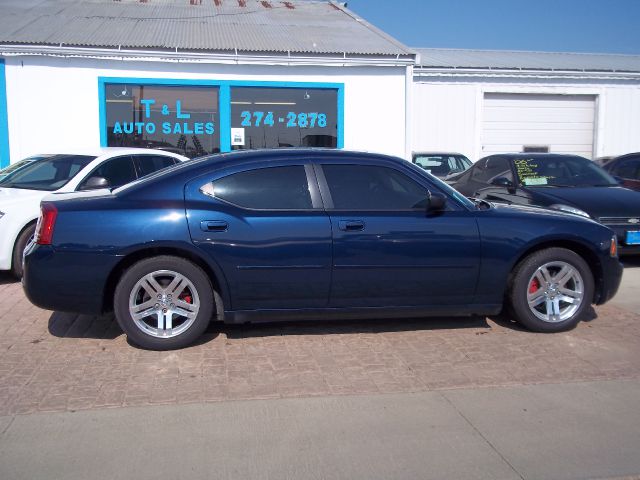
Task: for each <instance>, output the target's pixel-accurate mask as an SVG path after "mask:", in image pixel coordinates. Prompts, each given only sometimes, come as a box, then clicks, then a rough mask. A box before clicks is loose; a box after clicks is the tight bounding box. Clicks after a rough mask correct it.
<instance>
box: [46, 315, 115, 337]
mask: <svg viewBox="0 0 640 480" xmlns="http://www.w3.org/2000/svg"><path fill="white" fill-rule="evenodd" d="M48 329H49V333H50V334H51V335H53V336H54V337H58V338H93V339H100V340H102V339H105V340H113V339H115V338H117V337H119V336H120V335H122V333H123V332H122V329H121V328H120V325H118V322H117V321H116V319H115V317H114V316H113V315H112V314H110V315H100V316H97V315H78V314H76V313H64V312H53V313H52V314H51V316H50V317H49V323H48Z"/></svg>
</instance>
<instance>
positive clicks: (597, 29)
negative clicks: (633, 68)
mask: <svg viewBox="0 0 640 480" xmlns="http://www.w3.org/2000/svg"><path fill="white" fill-rule="evenodd" d="M347 7H348V8H349V9H350V10H352V11H354V12H356V13H357V14H358V15H360V16H361V17H363V18H364V19H365V20H367V21H369V22H370V23H372V24H374V25H375V26H377V27H379V28H380V29H382V30H384V31H385V32H387V33H388V34H390V35H392V36H393V37H395V38H397V39H398V40H400V41H401V42H402V43H404V44H405V45H408V46H410V47H433V48H475V49H498V50H532V51H552V52H588V53H626V54H640V0H347Z"/></svg>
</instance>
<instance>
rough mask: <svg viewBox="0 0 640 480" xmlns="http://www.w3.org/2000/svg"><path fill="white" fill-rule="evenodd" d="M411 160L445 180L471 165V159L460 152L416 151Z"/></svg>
mask: <svg viewBox="0 0 640 480" xmlns="http://www.w3.org/2000/svg"><path fill="white" fill-rule="evenodd" d="M411 161H412V162H413V163H415V164H416V165H418V166H419V167H422V168H424V169H425V170H426V171H427V172H429V173H430V174H431V175H434V176H436V177H438V178H441V179H443V180H447V179H448V177H450V176H451V175H455V174H457V173H461V172H464V171H465V170H466V169H467V168H469V167H470V166H471V160H469V159H468V158H467V157H465V156H464V155H462V154H460V153H437V152H414V153H413V155H412V158H411Z"/></svg>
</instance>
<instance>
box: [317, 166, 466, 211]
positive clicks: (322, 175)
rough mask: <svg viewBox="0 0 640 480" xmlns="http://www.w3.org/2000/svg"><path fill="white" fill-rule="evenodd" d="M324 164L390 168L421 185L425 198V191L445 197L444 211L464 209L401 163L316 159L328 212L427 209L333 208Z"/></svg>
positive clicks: (318, 178) (319, 182)
mask: <svg viewBox="0 0 640 480" xmlns="http://www.w3.org/2000/svg"><path fill="white" fill-rule="evenodd" d="M325 165H337V166H345V165H349V166H360V167H379V168H388V169H391V170H393V171H395V172H396V173H399V174H401V175H404V176H405V177H407V178H408V179H409V180H411V181H413V182H414V183H416V184H417V185H419V186H420V187H422V188H423V189H424V192H425V198H426V197H427V193H434V192H435V193H440V194H443V195H444V196H445V197H446V198H447V204H446V208H445V209H444V211H445V212H448V211H462V210H466V209H465V208H464V207H463V206H462V205H460V204H459V203H458V202H457V201H456V200H455V199H453V198H452V197H451V196H450V195H449V194H448V193H446V192H443V191H442V190H440V189H439V188H438V187H437V186H436V185H434V184H432V183H430V182H428V181H427V180H426V179H425V178H422V177H421V176H420V177H417V176H416V175H414V171H412V170H410V169H408V168H402V167H403V166H401V165H398V166H396V165H389V164H388V163H382V162H370V161H366V162H361V161H358V160H357V159H345V160H344V161H331V160H326V161H323V160H318V161H316V162H314V164H313V168H314V171H315V174H316V178H317V180H318V186H319V189H320V195H321V197H322V201H323V203H324V209H325V210H326V211H328V212H331V213H333V212H366V213H371V212H377V213H380V214H383V215H384V214H387V213H399V212H403V213H412V214H426V212H427V209H426V208H404V209H384V210H383V209H377V208H372V209H344V208H335V206H334V203H333V197H332V196H331V190H330V188H329V183H328V182H327V178H326V176H325V173H324V170H323V167H324V166H325ZM411 165H412V166H414V167H415V168H417V169H421V168H422V167H419V166H417V165H416V164H414V163H412V164H411Z"/></svg>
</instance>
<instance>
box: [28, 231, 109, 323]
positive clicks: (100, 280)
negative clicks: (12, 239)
mask: <svg viewBox="0 0 640 480" xmlns="http://www.w3.org/2000/svg"><path fill="white" fill-rule="evenodd" d="M120 259H121V257H118V256H114V255H100V254H88V253H78V252H61V251H55V250H54V249H53V248H52V247H51V246H48V245H47V246H43V245H35V244H34V245H32V246H31V247H30V248H29V249H27V251H26V254H25V257H24V264H23V265H24V273H23V277H22V286H23V289H24V291H25V294H26V296H27V298H28V299H29V301H31V303H33V304H34V305H36V306H38V307H40V308H44V309H46V310H54V311H60V312H73V313H82V314H88V315H97V314H100V313H102V310H103V306H104V295H105V287H106V282H107V279H108V277H109V273H110V272H111V271H112V270H113V268H114V267H115V265H116V264H117V262H118V261H119V260H120Z"/></svg>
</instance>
